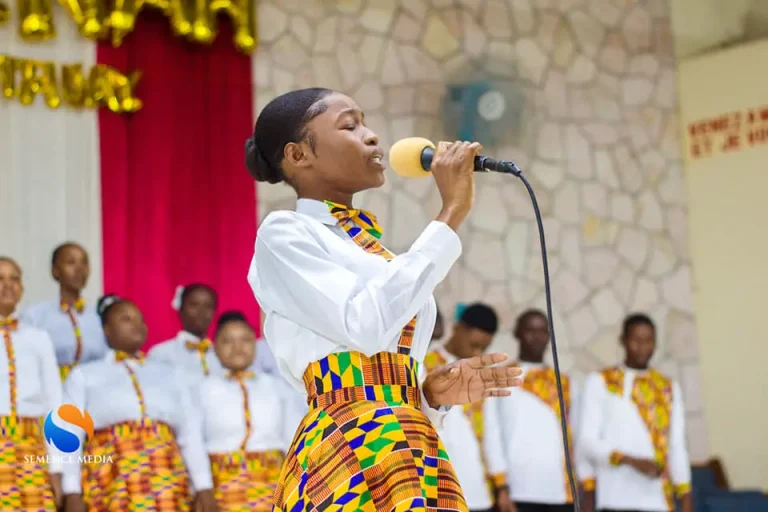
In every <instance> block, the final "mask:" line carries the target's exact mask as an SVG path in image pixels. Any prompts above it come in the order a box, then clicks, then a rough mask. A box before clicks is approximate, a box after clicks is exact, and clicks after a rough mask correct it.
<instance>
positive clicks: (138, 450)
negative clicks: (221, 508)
mask: <svg viewBox="0 0 768 512" xmlns="http://www.w3.org/2000/svg"><path fill="white" fill-rule="evenodd" d="M84 455H92V456H94V457H103V459H94V460H106V459H107V458H108V457H110V458H111V460H112V463H111V464H105V463H99V462H94V463H90V464H86V463H83V466H82V474H83V498H84V500H85V503H86V504H87V505H88V510H98V511H99V512H102V511H104V512H105V511H111V510H114V511H121V512H125V511H129V510H151V511H153V512H185V511H187V510H189V508H190V502H191V499H190V489H189V478H188V476H187V470H186V467H185V466H184V461H183V459H182V458H181V453H180V452H179V447H178V446H177V445H176V437H175V435H174V433H173V430H172V429H171V427H170V426H168V425H167V424H165V423H162V422H156V421H153V420H149V419H145V420H142V421H136V422H126V423H118V424H117V425H113V426H111V427H109V428H105V429H99V430H97V431H96V432H95V433H94V435H93V439H92V440H90V441H88V443H87V444H86V449H85V454H84Z"/></svg>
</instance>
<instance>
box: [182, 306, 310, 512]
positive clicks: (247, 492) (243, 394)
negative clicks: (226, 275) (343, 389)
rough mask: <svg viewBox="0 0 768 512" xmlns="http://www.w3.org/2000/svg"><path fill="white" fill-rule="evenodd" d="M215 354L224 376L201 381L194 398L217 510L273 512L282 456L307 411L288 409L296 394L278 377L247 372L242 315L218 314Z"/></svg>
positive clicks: (251, 339) (250, 346) (252, 348)
mask: <svg viewBox="0 0 768 512" xmlns="http://www.w3.org/2000/svg"><path fill="white" fill-rule="evenodd" d="M215 350H216V355H217V356H218V357H219V360H220V361H221V363H222V365H223V367H224V368H225V369H226V370H227V373H226V375H225V376H221V375H209V376H208V377H205V378H204V379H203V380H202V381H201V382H200V383H199V384H198V386H197V387H196V388H195V391H194V398H195V401H196V403H197V407H198V409H199V410H200V412H201V413H202V419H203V437H204V439H205V446H206V449H207V450H208V454H209V456H210V459H211V468H212V473H213V482H214V487H215V495H216V501H217V503H218V506H219V510H220V511H221V512H251V511H271V510H272V503H273V496H274V492H275V487H276V486H277V481H278V477H279V476H280V470H281V468H282V465H283V459H284V458H285V451H286V450H287V448H288V447H289V446H290V444H291V440H292V439H293V435H294V433H295V430H296V428H297V427H298V425H299V423H300V422H301V419H302V418H303V416H304V414H305V413H306V407H304V408H303V409H298V410H297V409H296V408H295V407H293V406H292V405H291V404H292V400H293V398H294V396H295V395H296V393H295V392H294V391H293V390H289V389H288V388H287V385H286V384H285V383H284V380H283V379H282V378H280V377H277V376H273V375H270V374H267V373H264V372H259V371H256V372H253V371H251V366H252V364H253V361H254V357H255V355H256V354H255V352H256V335H255V332H254V330H253V328H252V327H251V326H250V325H249V324H248V322H247V321H246V319H245V317H244V316H243V315H242V314H241V313H239V312H227V313H224V314H222V316H221V318H220V319H219V322H218V326H217V328H216V344H215Z"/></svg>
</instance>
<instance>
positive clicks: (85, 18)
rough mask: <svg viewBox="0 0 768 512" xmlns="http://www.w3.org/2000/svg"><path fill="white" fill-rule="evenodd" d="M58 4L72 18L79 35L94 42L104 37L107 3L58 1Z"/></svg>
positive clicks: (101, 0) (102, 0) (93, 0)
mask: <svg viewBox="0 0 768 512" xmlns="http://www.w3.org/2000/svg"><path fill="white" fill-rule="evenodd" d="M59 3H61V5H63V6H64V8H65V9H66V10H67V12H68V13H69V15H70V16H71V17H72V20H73V21H74V22H75V24H76V25H77V28H78V30H79V31H80V34H82V35H83V36H85V37H87V38H88V39H94V40H95V39H102V38H104V36H106V34H107V28H108V27H107V24H106V23H104V19H105V17H106V15H107V3H106V2H105V1H104V0H59Z"/></svg>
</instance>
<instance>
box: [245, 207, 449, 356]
mask: <svg viewBox="0 0 768 512" xmlns="http://www.w3.org/2000/svg"><path fill="white" fill-rule="evenodd" d="M293 215H295V214H292V213H288V212H274V213H272V214H270V216H269V217H268V218H267V220H266V221H265V222H264V223H263V224H262V226H261V228H260V229H259V234H258V237H257V239H256V252H255V255H254V257H253V262H252V263H251V269H250V272H249V275H248V280H249V282H250V283H251V286H252V288H253V290H254V293H255V295H256V297H257V299H258V300H259V303H260V304H261V305H262V306H264V307H265V309H268V310H273V311H275V312H276V313H278V314H279V315H282V316H284V317H286V318H288V319H290V320H291V321H292V322H295V323H297V324H299V325H301V326H303V327H305V328H307V329H311V330H313V331H315V332H317V333H318V334H320V335H322V336H324V337H326V338H328V339H332V340H337V341H339V342H341V343H344V344H346V345H347V346H349V347H350V348H354V349H357V350H360V351H362V352H364V353H369V354H370V353H375V352H378V351H380V350H382V349H384V347H385V345H386V343H389V342H390V341H391V339H392V338H393V337H395V336H396V334H397V333H398V332H399V331H400V330H402V328H403V327H404V326H405V325H406V324H407V323H408V322H409V321H410V320H411V318H413V317H414V316H415V315H416V314H417V313H418V312H419V310H421V309H422V308H423V307H424V305H425V304H426V302H427V301H428V300H429V298H430V296H431V295H432V291H433V290H434V288H435V286H437V285H438V284H439V283H440V281H442V280H443V278H444V277H445V275H446V274H447V273H448V270H449V269H450V267H451V266H452V265H453V263H454V262H455V261H456V259H458V257H459V255H460V254H461V242H460V241H459V238H458V235H457V234H456V233H455V232H454V231H453V230H452V229H451V228H449V227H448V226H447V225H445V224H443V223H441V222H432V223H430V224H429V225H428V226H427V228H426V229H425V230H424V232H423V233H422V234H421V236H420V237H419V238H418V239H417V240H416V241H415V242H414V244H413V245H412V246H411V248H410V250H409V251H408V252H406V253H404V254H402V255H399V256H396V257H395V258H394V259H392V260H391V261H390V262H389V264H388V265H386V267H385V268H383V270H382V271H380V272H379V273H378V274H376V275H373V276H370V277H363V276H361V275H360V274H359V273H355V272H354V271H352V270H350V269H349V268H346V267H345V266H344V265H343V264H342V263H340V262H338V261H333V260H332V259H331V258H330V256H329V253H328V252H327V250H326V249H325V248H324V247H323V246H322V244H321V243H320V242H319V241H318V240H317V239H316V237H315V235H314V234H313V233H312V231H311V230H310V229H309V227H308V226H306V225H305V224H303V223H301V222H297V221H296V220H295V217H293ZM265 280H268V281H269V285H268V286H263V285H262V281H265Z"/></svg>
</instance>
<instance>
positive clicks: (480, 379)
mask: <svg viewBox="0 0 768 512" xmlns="http://www.w3.org/2000/svg"><path fill="white" fill-rule="evenodd" d="M507 359H508V356H507V355H506V354H483V355H480V356H475V357H470V358H468V359H460V360H458V361H456V362H454V363H451V364H448V365H445V366H443V367H441V368H437V369H435V370H433V371H432V372H430V373H429V374H428V375H427V378H426V380H425V381H424V386H423V389H424V396H425V397H426V399H427V401H428V402H429V405H430V406H431V407H433V408H437V407H440V406H443V405H463V404H471V403H474V402H477V401H479V400H482V399H483V398H485V397H488V396H508V395H509V394H510V393H511V391H510V390H509V389H506V388H511V387H514V386H519V385H520V384H522V383H523V379H522V377H521V376H522V374H523V371H522V370H521V369H520V368H519V367H517V366H509V365H506V366H492V365H495V364H498V363H502V362H504V361H506V360H507Z"/></svg>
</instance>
